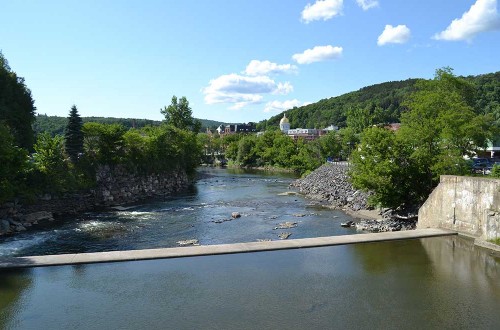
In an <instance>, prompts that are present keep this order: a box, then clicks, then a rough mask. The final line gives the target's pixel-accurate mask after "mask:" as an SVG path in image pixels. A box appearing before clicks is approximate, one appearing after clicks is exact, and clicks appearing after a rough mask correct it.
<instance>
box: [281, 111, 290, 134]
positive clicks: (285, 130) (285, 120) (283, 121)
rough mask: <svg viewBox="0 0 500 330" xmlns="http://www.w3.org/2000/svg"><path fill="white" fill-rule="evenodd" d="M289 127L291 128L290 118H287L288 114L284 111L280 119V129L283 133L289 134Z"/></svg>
mask: <svg viewBox="0 0 500 330" xmlns="http://www.w3.org/2000/svg"><path fill="white" fill-rule="evenodd" d="M289 129H290V121H289V120H288V118H286V114H285V113H284V114H283V118H281V120H280V130H281V131H282V132H283V133H285V134H288V130H289Z"/></svg>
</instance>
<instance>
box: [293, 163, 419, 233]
mask: <svg viewBox="0 0 500 330" xmlns="http://www.w3.org/2000/svg"><path fill="white" fill-rule="evenodd" d="M348 171H349V167H348V164H347V163H345V162H341V163H327V164H324V165H322V166H321V167H319V168H318V169H316V170H315V171H314V172H312V173H311V174H309V175H308V176H306V177H305V178H303V179H299V180H296V181H294V182H293V183H292V184H291V187H293V188H296V189H297V190H298V191H299V192H300V193H301V194H304V195H306V196H307V197H308V198H311V199H312V200H315V201H317V202H318V203H319V204H320V205H323V206H325V207H331V208H335V209H340V210H343V211H345V212H346V213H348V214H350V215H351V216H353V217H355V218H357V220H356V221H354V222H353V223H349V224H346V225H347V226H349V227H354V228H356V229H357V230H360V231H369V232H385V231H399V230H412V229H415V228H416V224H417V217H416V215H415V214H414V213H415V212H405V214H404V215H401V214H400V213H401V212H396V211H393V210H390V209H383V210H373V208H370V206H369V205H368V197H369V194H368V193H365V192H362V191H360V190H357V189H355V188H354V187H353V186H352V184H351V182H350V181H349V177H348Z"/></svg>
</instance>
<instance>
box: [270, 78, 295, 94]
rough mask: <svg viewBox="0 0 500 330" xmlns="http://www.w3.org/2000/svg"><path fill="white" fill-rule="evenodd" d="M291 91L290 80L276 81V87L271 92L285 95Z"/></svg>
mask: <svg viewBox="0 0 500 330" xmlns="http://www.w3.org/2000/svg"><path fill="white" fill-rule="evenodd" d="M291 92H293V86H292V84H291V83H290V82H288V81H287V82H284V83H278V86H277V88H276V89H275V90H274V92H273V94H280V95H286V94H289V93H291Z"/></svg>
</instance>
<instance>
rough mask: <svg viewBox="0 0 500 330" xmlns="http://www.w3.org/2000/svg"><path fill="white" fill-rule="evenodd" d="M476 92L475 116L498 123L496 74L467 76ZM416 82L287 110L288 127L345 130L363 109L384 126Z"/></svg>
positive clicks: (499, 80)
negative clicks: (482, 115) (356, 111)
mask: <svg viewBox="0 0 500 330" xmlns="http://www.w3.org/2000/svg"><path fill="white" fill-rule="evenodd" d="M464 78H465V79H467V80H469V81H470V82H472V83H473V84H474V85H475V86H476V88H477V90H476V95H475V99H476V102H475V108H476V109H475V110H476V111H477V112H478V113H491V114H493V116H494V118H495V120H496V121H499V123H500V71H499V72H496V73H489V74H483V75H478V76H468V77H464ZM418 80H419V79H408V80H403V81H390V82H384V83H381V84H376V85H372V86H367V87H364V88H361V89H360V90H358V91H355V92H350V93H347V94H343V95H340V96H336V97H331V98H328V99H323V100H320V101H318V102H316V103H312V104H309V105H306V106H302V107H295V108H293V109H290V110H287V111H286V114H287V117H288V118H289V120H290V127H292V128H295V127H303V128H323V127H327V126H329V125H332V124H333V125H337V126H339V127H345V126H346V125H347V122H346V120H347V112H348V110H349V109H366V108H368V109H369V111H370V112H372V113H373V112H374V111H378V112H380V115H379V117H380V118H383V121H384V122H386V123H390V122H399V118H400V115H401V112H403V111H405V109H404V107H403V106H402V103H403V101H404V99H405V98H406V96H407V95H408V94H409V93H411V92H412V91H414V89H415V87H414V86H415V82H417V81H418ZM282 117H283V113H280V114H278V115H276V116H273V117H271V118H269V119H268V120H263V121H261V122H260V123H259V124H258V126H257V127H258V129H260V130H265V129H266V127H267V126H274V127H276V126H278V125H279V121H280V119H281V118H282Z"/></svg>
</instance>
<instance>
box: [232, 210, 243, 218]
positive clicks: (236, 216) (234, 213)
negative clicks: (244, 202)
mask: <svg viewBox="0 0 500 330" xmlns="http://www.w3.org/2000/svg"><path fill="white" fill-rule="evenodd" d="M239 217H241V214H240V212H233V213H231V218H233V219H236V218H239Z"/></svg>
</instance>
